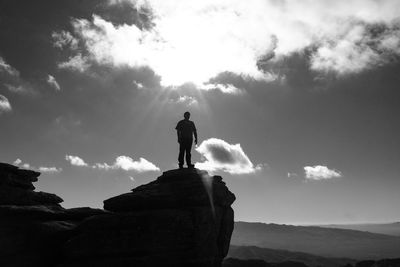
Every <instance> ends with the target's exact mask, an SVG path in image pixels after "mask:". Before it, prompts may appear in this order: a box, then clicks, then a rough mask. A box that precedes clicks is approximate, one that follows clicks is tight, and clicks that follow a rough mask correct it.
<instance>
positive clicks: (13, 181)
mask: <svg viewBox="0 0 400 267" xmlns="http://www.w3.org/2000/svg"><path fill="white" fill-rule="evenodd" d="M39 175H40V173H38V172H35V171H30V170H24V169H20V168H18V167H16V166H13V165H9V164H4V163H0V218H1V220H0V266H6V267H7V266H12V267H20V266H21V267H22V266H23V267H32V266H49V267H55V266H59V267H73V266H85V267H86V266H96V267H101V266H113V267H118V266H124V267H125V266H135V267H141V266H174V267H179V266H185V267H190V266H198V267H202V266H204V267H205V266H207V267H209V266H210V267H214V266H215V267H216V266H221V262H222V260H223V258H224V257H225V256H226V254H227V252H228V249H229V244H230V238H231V234H232V231H233V210H232V208H231V207H230V206H231V204H232V203H233V202H234V200H235V196H234V195H233V194H232V193H231V192H230V191H229V190H228V188H227V187H226V185H225V183H224V182H223V181H222V178H221V177H219V176H209V175H208V174H207V173H206V172H202V171H199V170H196V169H182V170H172V171H167V172H164V174H163V175H162V176H160V177H158V178H157V180H155V181H153V182H151V183H148V184H146V185H142V186H139V187H137V188H135V189H133V190H132V191H131V192H130V193H126V194H122V195H119V196H116V197H113V198H110V199H108V200H105V201H104V208H105V210H100V209H91V208H74V209H65V208H63V207H62V206H61V205H60V203H61V202H62V199H61V198H60V197H58V196H57V195H54V194H50V193H46V192H36V191H35V187H34V185H33V183H34V182H36V181H37V180H38V177H39Z"/></svg>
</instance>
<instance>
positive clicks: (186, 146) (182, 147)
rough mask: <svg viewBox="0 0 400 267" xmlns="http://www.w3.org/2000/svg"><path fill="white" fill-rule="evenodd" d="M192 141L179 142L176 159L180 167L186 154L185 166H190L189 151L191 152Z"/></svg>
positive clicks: (190, 156)
mask: <svg viewBox="0 0 400 267" xmlns="http://www.w3.org/2000/svg"><path fill="white" fill-rule="evenodd" d="M192 143H193V140H192V139H182V140H181V141H180V142H179V157H178V162H179V165H180V166H183V157H184V155H185V153H186V164H187V165H188V167H189V166H190V165H191V164H192V161H191V160H192V155H191V154H190V151H191V150H192Z"/></svg>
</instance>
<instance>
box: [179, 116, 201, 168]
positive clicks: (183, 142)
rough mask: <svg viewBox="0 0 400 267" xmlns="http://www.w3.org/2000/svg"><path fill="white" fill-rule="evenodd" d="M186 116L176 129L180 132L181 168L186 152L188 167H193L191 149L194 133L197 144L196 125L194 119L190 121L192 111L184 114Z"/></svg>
mask: <svg viewBox="0 0 400 267" xmlns="http://www.w3.org/2000/svg"><path fill="white" fill-rule="evenodd" d="M183 116H184V117H185V119H184V120H181V121H180V122H178V125H176V127H175V129H176V132H177V134H178V143H179V157H178V162H179V169H182V168H183V158H184V154H185V153H186V164H187V166H188V168H193V167H194V165H193V164H192V162H191V154H190V151H191V150H192V143H193V135H194V142H195V144H196V145H197V131H196V126H195V125H194V122H193V121H190V120H189V118H190V113H189V112H188V111H186V112H185V114H184V115H183Z"/></svg>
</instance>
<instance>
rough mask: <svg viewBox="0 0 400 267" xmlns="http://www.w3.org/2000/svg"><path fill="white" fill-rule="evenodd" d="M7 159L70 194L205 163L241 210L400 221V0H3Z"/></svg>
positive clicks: (130, 184) (283, 219)
mask: <svg viewBox="0 0 400 267" xmlns="http://www.w3.org/2000/svg"><path fill="white" fill-rule="evenodd" d="M0 40H1V41H0V125H1V126H0V127H1V128H0V129H1V131H0V162H7V163H10V164H14V165H18V166H20V167H21V168H29V169H34V170H38V171H40V172H41V173H42V175H41V176H40V177H39V182H38V183H37V185H36V187H37V190H41V191H45V192H52V193H56V194H57V195H59V196H60V197H62V198H63V199H64V203H63V206H64V207H68V208H70V207H78V206H90V207H102V201H103V200H105V199H107V198H109V197H112V196H115V195H118V194H122V193H125V192H129V191H130V190H131V189H132V188H134V187H136V186H138V185H141V184H144V183H148V182H150V181H152V180H154V179H156V178H157V177H158V176H160V175H161V174H162V172H163V171H167V170H170V169H175V168H177V156H178V143H177V137H176V131H175V126H176V124H177V122H178V121H179V120H181V119H183V113H184V112H185V111H189V112H191V120H193V121H194V122H195V124H196V127H197V130H198V136H199V142H198V146H197V147H194V148H193V151H192V158H193V161H194V162H196V167H197V168H200V169H204V170H207V171H209V172H210V173H211V174H215V175H221V176H222V177H223V179H224V181H225V182H226V184H227V186H228V187H229V189H230V190H231V191H232V192H233V193H234V194H235V195H236V197H237V199H236V202H235V203H234V205H233V208H234V210H235V220H237V221H238V220H240V221H250V222H265V223H285V224H324V223H326V224H330V223H360V222H393V221H399V220H400V210H399V209H398V206H399V203H400V194H398V192H399V191H400V179H399V178H400V177H399V173H400V152H399V151H400V137H399V136H400V124H399V119H398V118H399V115H400V105H399V104H398V103H399V101H400V92H399V84H400V75H399V73H400V61H399V59H400V2H399V1H397V0H386V1H384V0H381V1H379V0H362V1H361V0H346V1H344V0H343V1H341V0H338V1H328V0H318V1H317V0H302V1H283V0H282V1H278V0H250V1H239V0H229V1H228V0H212V1H211V0H202V1H196V0H138V1H135V0H100V1H97V0H96V1H95V0H87V1H78V0H69V1H61V0H57V1H54V0H40V1H27V0H26V1H22V0H13V1H9V0H2V1H0Z"/></svg>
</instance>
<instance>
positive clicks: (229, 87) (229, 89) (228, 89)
mask: <svg viewBox="0 0 400 267" xmlns="http://www.w3.org/2000/svg"><path fill="white" fill-rule="evenodd" d="M201 89H203V90H207V91H208V90H220V91H221V92H223V93H226V94H234V95H238V94H241V93H242V92H243V91H242V90H240V89H239V88H237V87H236V86H234V85H233V84H221V83H207V84H203V85H202V86H201Z"/></svg>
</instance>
